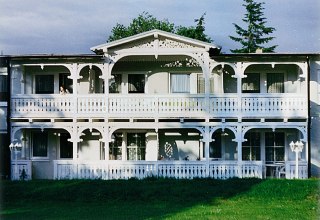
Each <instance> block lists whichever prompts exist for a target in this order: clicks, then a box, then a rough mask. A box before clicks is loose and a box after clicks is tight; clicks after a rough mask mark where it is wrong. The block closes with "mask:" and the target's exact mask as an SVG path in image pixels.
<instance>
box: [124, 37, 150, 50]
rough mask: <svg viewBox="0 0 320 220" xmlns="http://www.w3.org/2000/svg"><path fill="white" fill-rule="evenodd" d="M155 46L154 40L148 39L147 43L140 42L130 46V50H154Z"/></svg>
mask: <svg viewBox="0 0 320 220" xmlns="http://www.w3.org/2000/svg"><path fill="white" fill-rule="evenodd" d="M154 46H155V41H154V39H148V40H146V41H143V42H141V41H138V42H135V43H133V44H132V45H130V47H128V48H139V49H146V48H153V47H154Z"/></svg>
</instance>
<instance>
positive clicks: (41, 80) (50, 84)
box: [35, 75, 54, 94]
mask: <svg viewBox="0 0 320 220" xmlns="http://www.w3.org/2000/svg"><path fill="white" fill-rule="evenodd" d="M35 81H36V82H35V84H36V94H53V93H54V76H53V75H36V76H35Z"/></svg>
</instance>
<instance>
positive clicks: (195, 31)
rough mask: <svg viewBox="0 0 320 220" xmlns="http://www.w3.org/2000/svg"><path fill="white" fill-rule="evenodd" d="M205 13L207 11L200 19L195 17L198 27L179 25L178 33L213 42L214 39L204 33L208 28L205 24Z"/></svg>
mask: <svg viewBox="0 0 320 220" xmlns="http://www.w3.org/2000/svg"><path fill="white" fill-rule="evenodd" d="M205 15H206V13H204V14H203V15H202V16H201V17H200V18H199V19H194V22H196V23H197V25H196V27H193V26H190V27H183V26H179V27H177V28H176V29H177V31H176V34H179V35H182V36H185V37H190V38H193V39H197V40H201V41H204V42H208V43H211V42H212V39H211V38H210V37H208V36H207V35H206V34H205V33H204V31H205V30H206V29H205V27H204V24H205V22H204V16H205Z"/></svg>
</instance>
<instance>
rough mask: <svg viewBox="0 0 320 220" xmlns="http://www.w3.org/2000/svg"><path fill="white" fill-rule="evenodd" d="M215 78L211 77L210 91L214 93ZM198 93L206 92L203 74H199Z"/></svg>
mask: <svg viewBox="0 0 320 220" xmlns="http://www.w3.org/2000/svg"><path fill="white" fill-rule="evenodd" d="M213 85H214V84H213V78H211V77H210V93H213V87H214V86H213ZM197 93H198V94H202V93H205V80H204V77H203V74H198V75H197Z"/></svg>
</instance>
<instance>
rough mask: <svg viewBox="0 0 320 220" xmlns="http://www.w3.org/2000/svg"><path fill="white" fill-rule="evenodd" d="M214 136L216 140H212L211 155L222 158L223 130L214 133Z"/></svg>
mask: <svg viewBox="0 0 320 220" xmlns="http://www.w3.org/2000/svg"><path fill="white" fill-rule="evenodd" d="M212 138H213V139H214V141H213V142H210V146H209V157H210V158H221V132H215V133H213V135H212Z"/></svg>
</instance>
